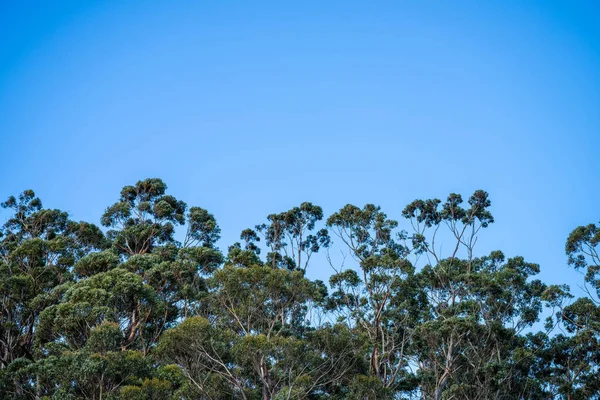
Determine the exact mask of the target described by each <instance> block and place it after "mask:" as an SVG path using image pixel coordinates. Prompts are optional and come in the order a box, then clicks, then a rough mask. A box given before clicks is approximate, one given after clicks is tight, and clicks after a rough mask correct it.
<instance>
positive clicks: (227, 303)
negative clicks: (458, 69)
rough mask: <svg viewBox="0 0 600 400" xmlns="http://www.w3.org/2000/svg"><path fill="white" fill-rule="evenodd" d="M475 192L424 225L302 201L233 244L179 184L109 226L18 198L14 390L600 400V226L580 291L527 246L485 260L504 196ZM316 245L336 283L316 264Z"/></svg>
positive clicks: (430, 209) (6, 236) (8, 259)
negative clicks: (486, 241)
mask: <svg viewBox="0 0 600 400" xmlns="http://www.w3.org/2000/svg"><path fill="white" fill-rule="evenodd" d="M464 203H465V202H463V199H462V197H461V196H460V195H457V194H451V195H450V196H448V198H447V200H446V201H445V202H442V201H440V200H438V199H428V200H416V201H414V202H412V203H411V204H409V205H408V206H407V207H406V208H405V209H404V211H403V212H402V217H403V218H405V219H406V221H407V226H408V227H410V229H409V230H400V229H399V226H400V224H399V222H398V221H395V220H393V219H390V218H388V216H387V215H386V214H385V213H384V212H383V211H382V210H381V209H380V208H379V207H377V206H375V205H372V204H367V205H365V206H364V207H362V208H360V207H357V206H354V205H346V206H344V207H343V208H341V209H340V210H339V211H338V212H335V213H334V214H332V215H331V216H329V217H328V218H327V219H326V220H324V214H323V210H322V209H321V207H319V206H316V205H314V204H311V203H302V204H301V205H300V206H298V207H294V208H292V209H291V210H289V211H285V212H282V213H279V214H271V215H269V216H268V217H267V220H266V222H265V223H263V224H259V225H257V226H256V227H255V229H246V230H244V231H243V232H242V234H241V238H240V239H241V241H240V242H238V243H234V244H233V245H232V246H230V247H229V249H228V252H227V254H226V255H223V254H222V253H221V252H220V251H219V249H218V248H217V247H216V242H217V241H218V240H219V233H220V231H219V227H218V225H217V223H216V221H215V218H214V217H213V216H212V215H211V214H210V213H209V212H208V211H206V210H204V209H202V208H200V207H189V208H188V206H187V204H186V203H185V202H183V201H181V200H178V199H176V198H175V197H173V196H171V195H169V194H167V186H166V185H165V183H164V182H162V181H161V180H160V179H146V180H144V181H140V182H138V183H136V184H135V185H133V186H126V187H125V188H123V190H122V191H121V194H120V198H119V200H118V202H116V203H115V204H114V205H112V206H110V207H108V208H107V209H106V211H105V213H104V215H103V216H102V218H101V223H102V225H103V226H104V228H105V230H102V229H101V228H99V227H97V226H95V225H93V224H90V223H86V222H75V221H72V220H71V219H70V218H69V216H68V214H67V213H65V212H62V211H60V210H50V209H44V208H43V207H42V203H41V201H40V200H39V199H38V198H37V197H36V196H35V194H34V193H33V191H30V190H29V191H25V192H24V193H22V194H21V195H20V196H19V197H17V198H16V197H10V198H9V199H8V200H7V201H6V202H4V203H2V207H3V208H5V209H6V210H8V211H9V213H10V215H9V218H8V219H7V222H6V223H5V224H4V225H3V226H2V228H1V229H0V299H1V300H0V301H1V304H0V305H1V307H2V319H1V321H0V322H1V324H0V397H1V398H3V399H4V398H6V399H80V398H81V399H94V400H96V399H98V400H100V399H136V400H137V399H139V400H142V399H232V398H234V399H248V400H250V399H262V400H267V399H314V400H317V399H339V400H342V399H401V398H406V399H409V398H415V399H416V398H419V399H435V400H441V399H465V400H466V399H491V398H494V399H555V398H556V399H573V400H574V399H594V398H596V399H598V398H600V378H598V377H599V376H600V371H599V365H600V303H599V295H600V257H599V255H598V253H597V246H598V243H599V242H600V228H597V227H596V226H595V225H588V226H585V227H579V228H577V229H575V230H574V231H573V232H572V233H571V235H570V236H569V238H568V241H567V246H566V252H567V255H568V262H569V264H571V265H573V266H574V267H575V268H576V269H578V270H582V271H584V272H585V274H584V275H585V285H586V288H587V292H588V296H585V297H582V298H579V299H575V300H573V297H572V296H571V295H570V294H569V291H568V288H567V287H563V286H552V285H547V284H544V283H543V282H541V281H540V280H537V279H535V275H536V274H537V273H538V272H539V266H538V265H536V264H533V263H530V262H527V261H525V260H524V259H523V258H522V257H513V258H507V257H505V255H504V254H503V253H502V252H500V251H494V252H492V253H491V254H489V255H481V256H476V255H475V244H476V242H477V238H478V235H479V233H480V230H481V229H483V228H487V227H488V226H489V225H490V224H492V223H493V222H494V219H493V217H492V215H491V213H490V211H489V207H490V201H489V199H488V195H487V193H485V192H483V191H477V192H475V193H474V194H473V195H472V196H471V197H470V198H469V199H468V200H467V201H466V205H465V204H464ZM334 242H335V250H336V251H330V250H331V249H332V246H333V243H334ZM441 244H443V245H444V246H443V247H442V246H441ZM441 248H450V252H449V253H447V254H443V253H442V252H441V250H440V249H441ZM316 253H322V254H323V253H325V254H326V257H325V258H324V257H321V258H320V260H321V261H323V260H324V259H326V260H328V262H329V264H330V267H331V268H332V271H333V273H332V275H331V276H330V279H329V282H328V284H325V283H324V282H321V281H318V280H311V279H309V278H307V276H306V270H307V269H308V268H309V267H310V265H311V263H313V262H314V260H315V258H314V257H313V256H314V255H315V254H316ZM263 255H264V256H263ZM544 307H547V308H548V310H550V316H549V317H548V318H547V320H546V325H545V326H544V327H543V328H540V326H539V324H537V322H538V321H539V320H540V318H541V317H542V315H543V312H544Z"/></svg>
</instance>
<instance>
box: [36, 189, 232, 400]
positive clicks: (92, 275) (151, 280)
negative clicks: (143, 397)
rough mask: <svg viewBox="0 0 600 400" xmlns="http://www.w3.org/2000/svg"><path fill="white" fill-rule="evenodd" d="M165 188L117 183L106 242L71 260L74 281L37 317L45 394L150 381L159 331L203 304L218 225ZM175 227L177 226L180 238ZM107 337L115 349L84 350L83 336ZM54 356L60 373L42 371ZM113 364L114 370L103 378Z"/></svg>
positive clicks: (217, 259)
mask: <svg viewBox="0 0 600 400" xmlns="http://www.w3.org/2000/svg"><path fill="white" fill-rule="evenodd" d="M166 189H167V187H166V185H165V184H164V183H163V182H162V181H161V180H159V179H147V180H144V181H139V182H137V183H136V185H134V186H126V187H124V188H123V190H122V191H121V196H120V199H119V201H118V202H117V203H115V204H114V205H112V206H110V207H108V208H107V209H106V212H105V213H104V215H103V216H102V219H101V221H102V224H103V225H104V226H106V227H107V228H108V232H107V238H108V242H109V245H108V246H107V248H106V249H104V250H103V251H101V252H89V253H88V254H87V255H85V256H84V257H82V258H81V259H79V260H77V262H75V263H74V267H73V271H74V273H75V276H76V277H77V280H76V282H74V283H72V284H71V285H70V286H69V287H67V288H65V290H63V291H62V294H61V298H60V302H58V303H57V304H54V305H52V306H50V307H47V308H46V309H45V310H44V311H43V312H42V313H41V316H40V322H39V326H38V327H37V331H38V332H37V338H36V344H37V347H38V351H39V352H40V353H41V354H45V355H46V356H47V357H46V359H45V360H44V361H43V362H42V363H40V365H39V366H38V367H39V368H38V369H39V370H40V371H47V374H46V375H45V377H44V379H45V380H46V381H47V385H46V386H47V388H48V392H49V393H51V392H52V390H53V388H57V387H58V388H61V390H63V391H65V390H66V391H67V392H66V394H65V395H71V396H76V397H82V396H83V397H86V398H93V399H95V398H101V397H102V396H107V395H109V394H110V395H111V396H112V395H116V394H117V393H119V391H120V389H121V388H122V387H124V386H126V385H129V386H131V385H130V384H131V383H132V382H137V380H141V379H152V378H153V376H152V374H151V369H149V368H150V367H149V365H151V359H150V358H148V354H149V352H150V351H151V350H152V349H153V347H154V346H155V344H156V343H157V341H158V339H159V337H160V336H161V334H162V333H163V332H164V331H165V330H166V329H168V328H170V327H172V326H174V325H175V324H176V323H177V321H178V319H179V318H182V317H185V316H187V315H188V314H190V313H196V312H200V309H201V308H202V307H203V306H205V305H204V304H203V301H202V300H203V299H204V298H205V297H206V295H207V287H206V278H207V277H208V276H209V275H210V273H211V272H212V271H213V270H214V269H216V268H217V267H218V266H219V265H220V263H221V260H222V256H221V253H220V252H219V251H218V249H216V247H215V242H216V240H218V237H219V228H218V226H217V224H216V221H215V219H214V217H213V216H212V215H211V214H209V213H208V212H207V211H206V210H204V209H201V208H199V207H191V208H189V210H188V208H187V205H186V204H185V203H184V202H183V201H180V200H178V199H176V198H175V197H173V196H171V195H168V194H166ZM177 226H185V227H184V228H185V229H184V236H183V240H182V241H178V240H177V239H176V227H177ZM107 327H111V329H108V328H107ZM115 327H116V328H115ZM108 333H110V335H112V336H110V337H111V339H110V341H111V343H113V344H114V343H118V346H117V347H114V346H113V347H110V349H109V350H106V351H105V352H98V351H95V350H94V348H92V347H90V340H92V339H93V338H94V337H98V336H99V335H100V336H102V337H107V336H106V335H108ZM97 353H98V357H99V358H98V357H96V358H94V357H91V354H97ZM90 357H91V358H90ZM55 359H57V360H61V362H62V364H56V365H62V367H61V368H60V369H57V368H54V367H52V368H50V367H49V366H53V365H55V364H53V363H54V360H55ZM85 360H89V362H96V363H95V364H89V362H88V361H85ZM135 360H139V363H138V362H137V361H135ZM84 361H85V362H84ZM134 361H135V362H134ZM111 363H112V364H111ZM149 363H150V364H149ZM113 364H114V365H113ZM114 368H116V370H118V371H121V372H119V373H118V374H116V375H111V374H110V373H109V371H110V370H113V369H114ZM119 368H125V369H122V370H121V369H119ZM81 370H84V371H86V373H84V374H83V375H81V374H79V372H78V371H81ZM56 371H61V372H60V373H58V374H56V373H55V372H56ZM65 379H66V380H67V381H69V382H71V384H70V385H68V387H67V386H65V383H64V382H66V381H65ZM61 382H63V383H61Z"/></svg>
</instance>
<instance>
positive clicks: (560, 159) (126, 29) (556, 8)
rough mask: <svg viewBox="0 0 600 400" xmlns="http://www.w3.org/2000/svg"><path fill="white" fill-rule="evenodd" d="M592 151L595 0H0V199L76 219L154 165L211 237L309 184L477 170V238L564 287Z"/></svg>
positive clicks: (410, 181)
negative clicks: (481, 214) (481, 215)
mask: <svg viewBox="0 0 600 400" xmlns="http://www.w3.org/2000/svg"><path fill="white" fill-rule="evenodd" d="M599 154H600V3H598V2H597V1H588V2H581V1H573V0H565V1H562V2H555V1H549V0H544V1H435V2H429V1H389V2H384V1H362V2H356V1H348V0H346V1H295V2H292V1H272V2H263V1H243V2H242V1H216V0H215V1H149V0H146V1H128V0H119V1H109V0H103V1H91V0H86V1H81V0H75V1H60V0H57V1H41V0H40V1H27V0H14V1H8V0H0V157H1V161H2V167H1V168H0V197H1V198H2V199H4V198H6V197H8V196H9V195H11V194H17V193H19V192H20V191H22V190H23V189H27V188H32V189H34V190H35V191H36V192H37V194H38V195H39V196H40V197H41V198H42V200H43V202H44V205H45V206H47V207H53V208H54V207H56V208H61V209H65V210H67V211H69V212H70V213H71V215H72V216H73V218H75V219H77V220H80V219H83V220H88V221H92V222H96V223H98V222H99V219H100V215H101V213H102V212H103V210H104V209H105V208H106V207H107V206H108V205H110V204H112V203H113V202H115V201H116V200H117V198H118V194H119V191H120V189H121V187H122V186H124V185H127V184H132V183H135V182H136V181H137V180H139V179H143V178H146V177H161V178H163V179H164V180H165V181H166V182H167V184H168V185H169V188H170V191H171V193H172V194H173V195H175V196H177V197H178V198H181V199H182V200H185V201H186V202H187V203H188V204H190V205H199V206H202V207H204V208H207V209H208V210H209V211H211V212H212V213H214V214H215V216H216V217H217V219H218V222H219V223H220V225H221V227H222V230H223V235H222V236H223V240H222V247H223V248H226V246H227V245H228V244H230V243H232V242H233V241H235V240H237V237H238V235H239V232H240V231H241V230H242V229H243V228H246V227H249V226H254V225H255V224H257V223H260V222H262V221H263V219H264V217H266V215H267V214H269V213H273V212H279V211H284V210H287V209H289V208H290V207H292V206H295V205H298V204H299V203H300V202H302V201H312V202H313V203H316V204H319V205H321V206H322V207H323V208H324V210H325V212H326V213H327V214H330V213H332V212H334V211H336V210H337V209H339V208H340V207H341V206H343V205H344V204H346V203H354V204H356V205H363V204H365V203H367V202H373V203H376V204H379V205H381V206H382V207H383V209H384V210H385V211H386V212H387V213H388V215H389V216H390V217H393V218H400V212H401V210H402V208H403V207H404V205H406V204H407V203H408V202H410V201H412V200H413V199H415V198H427V197H440V198H442V199H443V198H444V197H445V196H446V195H447V194H448V193H450V192H458V193H461V194H463V195H464V196H465V197H468V195H469V194H470V193H472V192H473V191H474V190H475V189H479V188H481V189H484V190H487V191H488V192H489V193H490V195H491V199H492V203H493V206H492V212H493V214H494V215H495V217H496V221H497V222H496V223H495V224H494V225H492V226H491V227H490V228H489V229H488V230H487V232H484V234H483V237H482V238H481V242H480V243H481V245H480V250H481V251H487V250H488V249H496V248H498V249H501V250H503V251H504V252H505V253H506V254H507V255H523V256H525V257H526V258H527V259H528V260H529V261H532V262H538V263H540V264H541V266H542V274H541V277H542V278H543V279H544V280H546V281H548V282H552V283H561V282H567V283H570V284H572V285H574V284H576V283H578V282H580V281H581V279H580V277H578V276H576V274H575V273H574V272H573V271H569V270H568V267H567V266H566V262H565V260H566V257H565V255H564V242H565V239H566V237H567V235H568V233H569V232H570V231H571V230H572V229H573V228H574V227H575V226H577V225H580V224H587V223H590V222H596V221H598V220H599V219H600V206H599V203H598V198H599V197H600V185H599V179H598V178H599V176H600V159H599ZM0 218H1V219H2V220H5V219H6V216H5V215H3V214H0ZM329 273H330V270H329V269H328V267H327V266H324V265H323V266H319V265H317V266H313V270H312V271H309V275H312V276H313V277H320V278H324V277H326V276H327V275H329Z"/></svg>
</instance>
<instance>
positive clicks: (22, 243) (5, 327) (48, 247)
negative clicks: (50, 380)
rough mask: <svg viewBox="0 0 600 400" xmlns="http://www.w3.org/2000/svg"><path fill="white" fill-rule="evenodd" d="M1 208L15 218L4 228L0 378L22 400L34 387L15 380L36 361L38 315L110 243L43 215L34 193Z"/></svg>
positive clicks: (79, 225)
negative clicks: (87, 258) (77, 268)
mask: <svg viewBox="0 0 600 400" xmlns="http://www.w3.org/2000/svg"><path fill="white" fill-rule="evenodd" d="M2 208H4V209H6V210H8V211H9V212H10V213H11V214H10V215H9V218H8V220H7V222H6V223H5V224H4V225H3V226H2V227H1V228H0V299H1V300H0V301H1V303H0V307H1V311H2V320H1V323H0V370H4V371H3V372H2V373H0V374H1V375H2V381H3V382H2V386H4V389H2V390H3V391H4V390H6V392H7V393H12V395H14V396H17V397H19V396H25V391H27V390H28V389H30V388H29V386H30V382H26V381H23V380H19V379H18V378H17V377H18V376H19V375H20V374H21V373H22V372H23V371H22V370H23V369H24V368H25V367H26V366H28V365H29V364H31V363H33V362H34V361H35V360H36V359H37V358H38V355H37V354H36V352H35V348H34V347H35V346H34V344H35V340H36V332H37V330H38V323H39V321H40V315H41V314H42V313H43V312H44V310H45V309H47V308H48V307H51V306H52V305H54V304H57V303H58V302H59V300H60V296H61V294H62V293H63V292H64V290H65V289H66V288H67V287H68V286H69V285H70V284H71V283H72V282H73V279H74V271H73V264H74V263H75V262H77V261H78V260H79V259H81V257H83V256H84V255H85V254H86V253H87V252H89V251H92V250H98V249H102V248H104V247H106V246H107V243H106V240H105V238H104V235H103V233H102V232H101V231H100V229H99V228H97V227H96V226H94V225H92V224H89V223H85V222H75V221H72V220H71V219H69V216H68V214H67V213H66V212H63V211H60V210H57V209H44V208H43V207H42V202H41V200H40V199H39V198H38V197H36V196H35V193H34V192H33V191H32V190H26V191H24V192H23V193H22V194H21V195H19V196H18V197H14V196H11V197H9V198H8V200H6V201H5V202H3V203H2ZM11 381H12V383H11Z"/></svg>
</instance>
